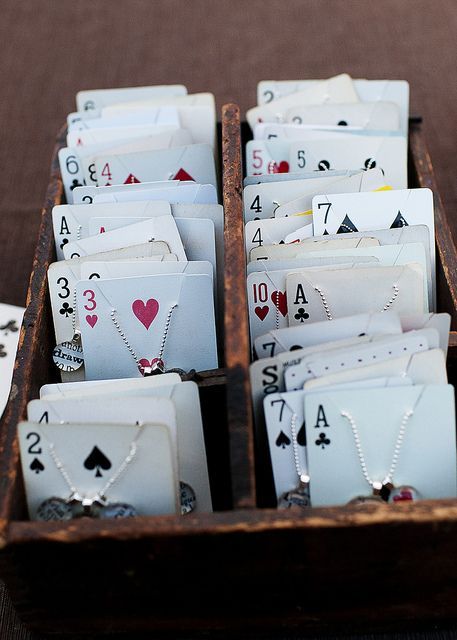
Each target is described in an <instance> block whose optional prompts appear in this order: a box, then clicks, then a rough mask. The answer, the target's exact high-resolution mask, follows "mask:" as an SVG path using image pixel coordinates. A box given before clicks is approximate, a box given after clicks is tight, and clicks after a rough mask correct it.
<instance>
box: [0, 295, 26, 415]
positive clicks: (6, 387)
mask: <svg viewBox="0 0 457 640" xmlns="http://www.w3.org/2000/svg"><path fill="white" fill-rule="evenodd" d="M23 315H24V309H23V308H22V307H13V306H12V305H10V304H0V418H1V417H2V414H3V411H4V409H5V407H6V403H7V402H8V397H9V394H10V389H11V378H12V376H13V369H14V361H15V359H16V351H17V345H18V342H19V330H20V328H21V324H22V316H23Z"/></svg>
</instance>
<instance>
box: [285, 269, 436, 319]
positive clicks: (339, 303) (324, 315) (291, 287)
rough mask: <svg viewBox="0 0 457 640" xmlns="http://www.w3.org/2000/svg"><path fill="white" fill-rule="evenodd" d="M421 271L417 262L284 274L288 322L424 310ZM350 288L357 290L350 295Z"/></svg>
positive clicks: (412, 312)
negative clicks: (396, 265) (395, 265)
mask: <svg viewBox="0 0 457 640" xmlns="http://www.w3.org/2000/svg"><path fill="white" fill-rule="evenodd" d="M424 276H425V274H424V272H423V270H422V268H421V266H420V265H419V264H417V263H410V264H408V265H405V266H401V267H381V266H376V268H370V267H368V266H364V267H361V266H356V267H354V268H353V269H351V270H350V278H349V280H348V271H347V270H346V269H344V270H340V269H334V270H332V269H328V270H324V269H322V270H319V271H317V272H306V271H302V272H301V273H291V274H290V275H289V276H288V277H287V286H286V289H287V309H288V314H289V325H291V326H293V325H296V324H302V323H308V324H309V323H312V322H318V321H320V320H325V319H327V320H332V319H335V318H342V317H344V316H351V315H356V314H360V313H367V312H368V313H370V312H371V313H372V312H383V311H386V312H389V313H391V312H392V311H393V310H394V311H395V312H396V313H398V314H400V315H401V314H403V315H414V314H416V313H424V311H426V309H425V307H426V305H427V300H426V299H425V298H424ZM351 291H354V292H357V293H356V295H350V293H351Z"/></svg>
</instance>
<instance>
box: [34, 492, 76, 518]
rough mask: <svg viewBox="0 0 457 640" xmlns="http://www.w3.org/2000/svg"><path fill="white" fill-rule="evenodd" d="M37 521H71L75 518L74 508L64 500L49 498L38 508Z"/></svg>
mask: <svg viewBox="0 0 457 640" xmlns="http://www.w3.org/2000/svg"><path fill="white" fill-rule="evenodd" d="M36 517H37V520H44V521H45V522H49V521H51V520H71V519H72V518H73V507H72V506H71V504H70V503H69V502H67V501H66V500H63V499H62V498H48V499H47V500H44V501H43V502H42V503H41V504H40V506H39V507H38V510H37V514H36Z"/></svg>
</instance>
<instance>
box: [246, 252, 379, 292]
mask: <svg viewBox="0 0 457 640" xmlns="http://www.w3.org/2000/svg"><path fill="white" fill-rule="evenodd" d="M275 246H278V245H270V247H271V248H273V247H275ZM281 246H284V245H281ZM270 247H269V246H267V247H265V249H267V250H269V249H270ZM253 251H254V250H252V251H251V255H252V253H253ZM367 262H370V263H371V262H374V263H376V262H379V261H378V260H377V259H376V258H375V257H372V256H360V257H359V258H357V260H356V262H355V261H354V258H353V257H352V256H351V257H350V258H334V257H333V256H331V255H330V256H326V257H324V258H321V257H319V258H315V257H314V252H309V253H303V256H299V257H296V258H290V259H285V260H271V259H270V258H266V259H265V260H262V259H261V258H259V259H258V260H254V261H251V262H248V264H247V265H246V274H247V275H248V276H249V275H250V274H251V273H256V272H260V271H268V272H270V271H284V272H286V273H288V272H289V271H292V270H293V269H295V270H299V271H303V269H308V268H314V267H321V268H326V267H328V265H329V264H331V265H332V268H344V267H345V266H346V265H352V264H360V263H367ZM284 284H285V283H284Z"/></svg>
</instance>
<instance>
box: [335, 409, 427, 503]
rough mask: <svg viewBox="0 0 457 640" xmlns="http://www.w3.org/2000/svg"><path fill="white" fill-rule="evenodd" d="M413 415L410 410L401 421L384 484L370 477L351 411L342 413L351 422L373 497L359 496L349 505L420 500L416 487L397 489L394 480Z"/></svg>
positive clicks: (404, 486)
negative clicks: (407, 427)
mask: <svg viewBox="0 0 457 640" xmlns="http://www.w3.org/2000/svg"><path fill="white" fill-rule="evenodd" d="M413 414H414V412H413V411H412V409H408V411H406V412H405V413H404V414H403V418H402V420H401V423H400V428H399V430H398V435H397V439H396V442H395V446H394V450H393V454H392V459H391V463H390V467H389V470H388V472H387V475H386V476H385V478H384V479H383V480H382V482H379V481H377V480H373V479H372V478H371V477H370V474H369V473H368V468H367V464H366V460H365V455H364V453H363V449H362V444H361V442H360V435H359V431H358V428H357V424H356V422H355V420H354V418H353V417H352V415H351V414H350V413H349V411H341V415H342V417H343V418H345V419H346V420H347V421H348V422H349V425H350V427H351V430H352V435H353V436H354V443H355V448H356V450H357V455H358V458H359V463H360V467H361V469H362V474H363V477H364V478H365V480H366V482H367V483H368V484H369V486H370V487H371V489H372V495H371V496H357V497H356V498H354V499H353V500H351V501H350V503H349V504H358V503H361V502H370V501H377V502H379V501H384V502H399V501H404V500H418V499H419V498H420V496H419V493H418V491H417V490H416V489H414V487H410V486H406V485H401V486H399V487H396V486H395V485H394V480H393V478H394V474H395V470H396V468H397V464H398V459H399V457H400V451H401V448H402V445H403V441H404V436H405V431H406V426H407V424H408V422H409V420H410V419H411V417H412V416H413Z"/></svg>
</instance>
